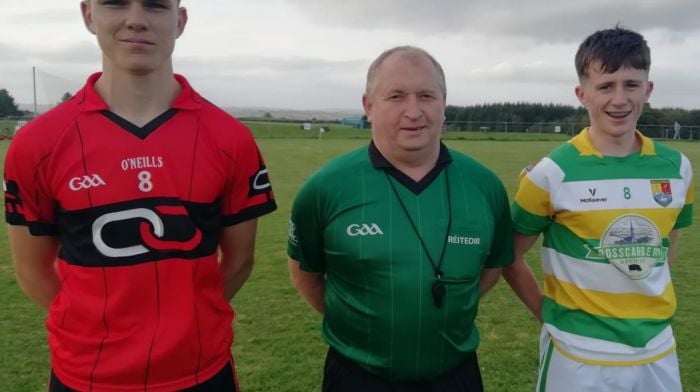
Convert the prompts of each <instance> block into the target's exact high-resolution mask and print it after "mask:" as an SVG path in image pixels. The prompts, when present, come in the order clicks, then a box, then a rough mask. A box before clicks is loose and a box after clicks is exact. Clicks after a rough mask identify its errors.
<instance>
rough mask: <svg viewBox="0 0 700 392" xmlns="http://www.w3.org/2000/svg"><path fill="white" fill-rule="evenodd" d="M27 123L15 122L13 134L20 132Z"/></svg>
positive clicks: (24, 121)
mask: <svg viewBox="0 0 700 392" xmlns="http://www.w3.org/2000/svg"><path fill="white" fill-rule="evenodd" d="M28 122H29V121H27V120H19V121H17V124H15V133H17V131H19V130H20V128H22V127H23V126H25V125H27V123H28Z"/></svg>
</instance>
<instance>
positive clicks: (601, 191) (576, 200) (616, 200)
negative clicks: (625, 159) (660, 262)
mask: <svg viewBox="0 0 700 392" xmlns="http://www.w3.org/2000/svg"><path fill="white" fill-rule="evenodd" d="M669 182H670V184H671V192H673V193H672V195H673V201H671V204H669V205H668V206H666V207H665V208H678V209H680V208H683V206H684V205H685V194H686V189H687V186H686V185H685V184H684V181H683V180H682V179H671V180H669ZM625 188H626V190H627V191H628V192H625ZM626 194H627V195H629V196H628V197H630V198H629V199H626V198H625V195H626ZM557 195H561V197H557ZM557 195H552V197H551V200H552V201H553V204H554V210H555V211H577V212H579V211H598V210H624V209H626V210H628V211H629V210H630V209H646V208H660V207H661V206H660V205H659V203H657V202H656V201H655V200H654V194H653V193H652V187H651V180H650V179H621V180H591V181H574V182H564V183H561V184H560V185H559V189H558V190H557Z"/></svg>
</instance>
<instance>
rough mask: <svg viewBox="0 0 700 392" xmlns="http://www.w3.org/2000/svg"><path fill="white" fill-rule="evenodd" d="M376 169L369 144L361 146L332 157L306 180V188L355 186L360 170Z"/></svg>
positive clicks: (333, 188)
mask: <svg viewBox="0 0 700 392" xmlns="http://www.w3.org/2000/svg"><path fill="white" fill-rule="evenodd" d="M368 169H369V170H372V171H374V167H373V166H372V163H371V161H370V159H369V153H368V151H367V146H363V147H360V148H358V149H355V150H353V151H350V152H348V153H345V154H343V155H340V156H338V157H336V158H333V159H331V160H330V161H328V162H326V163H325V164H323V166H321V167H320V168H318V169H317V170H316V171H315V172H313V173H312V174H311V175H310V176H309V177H308V179H307V180H306V182H305V186H304V187H305V188H309V187H312V188H314V189H315V190H322V189H327V190H329V191H330V190H337V189H339V188H346V187H354V186H355V184H356V183H355V181H354V180H355V179H357V178H358V174H359V173H360V172H363V171H364V172H366V171H367V170H368Z"/></svg>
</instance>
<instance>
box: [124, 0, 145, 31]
mask: <svg viewBox="0 0 700 392" xmlns="http://www.w3.org/2000/svg"><path fill="white" fill-rule="evenodd" d="M141 3H142V2H141V1H132V2H131V3H130V5H129V9H128V12H127V14H126V22H125V24H126V27H127V28H129V29H130V30H145V29H146V28H147V27H148V19H147V18H146V12H145V10H144V9H143V5H142V4H141Z"/></svg>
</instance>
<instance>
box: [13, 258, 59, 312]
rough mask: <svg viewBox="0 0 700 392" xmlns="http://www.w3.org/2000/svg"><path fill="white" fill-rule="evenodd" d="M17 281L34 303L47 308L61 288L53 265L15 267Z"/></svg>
mask: <svg viewBox="0 0 700 392" xmlns="http://www.w3.org/2000/svg"><path fill="white" fill-rule="evenodd" d="M15 268H16V270H15V275H16V277H17V283H19V286H20V287H21V288H22V291H24V293H25V294H26V295H27V297H29V299H31V300H32V301H33V302H34V303H36V304H37V305H39V306H41V307H42V308H44V309H46V310H48V309H49V306H50V305H51V302H52V301H53V300H54V298H56V295H58V292H59V291H60V290H61V278H60V276H59V275H58V272H57V271H56V268H55V267H54V266H50V267H49V268H43V269H38V268H32V269H28V268H17V265H15Z"/></svg>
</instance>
